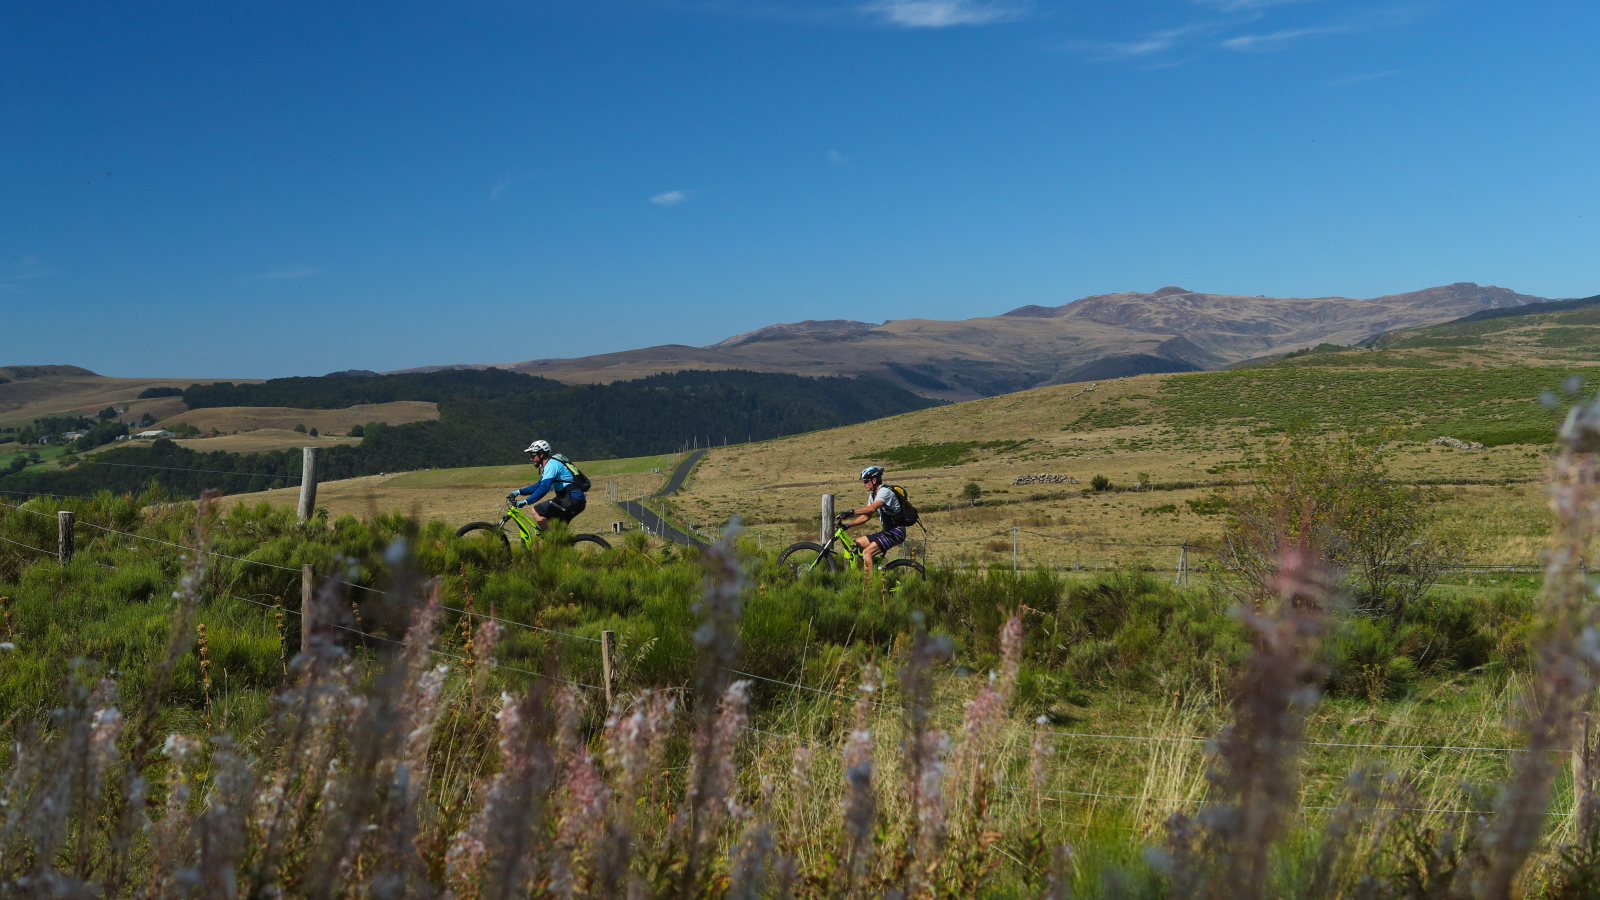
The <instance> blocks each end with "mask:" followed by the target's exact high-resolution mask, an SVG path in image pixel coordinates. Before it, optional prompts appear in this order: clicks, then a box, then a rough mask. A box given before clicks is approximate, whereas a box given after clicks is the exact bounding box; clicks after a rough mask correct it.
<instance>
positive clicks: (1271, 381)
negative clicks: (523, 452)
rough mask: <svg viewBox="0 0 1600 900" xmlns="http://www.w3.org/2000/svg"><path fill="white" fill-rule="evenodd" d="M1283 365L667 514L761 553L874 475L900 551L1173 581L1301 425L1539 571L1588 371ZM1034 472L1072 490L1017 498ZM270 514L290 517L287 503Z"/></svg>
mask: <svg viewBox="0 0 1600 900" xmlns="http://www.w3.org/2000/svg"><path fill="white" fill-rule="evenodd" d="M1363 353H1365V354H1366V355H1368V356H1370V355H1371V354H1370V353H1369V352H1366V351H1362V352H1361V353H1355V354H1349V355H1344V354H1340V355H1341V356H1344V357H1345V358H1347V359H1351V360H1359V359H1361V358H1362V354H1363ZM1294 363H1295V361H1289V363H1287V364H1284V365H1275V366H1266V367H1254V368H1250V369H1243V370H1237V371H1233V372H1219V373H1195V374H1182V375H1147V376H1139V377H1136V378H1128V379H1119V380H1116V381H1111V382H1103V383H1099V384H1096V385H1092V386H1091V385H1087V384H1079V385H1063V386H1053V387H1047V388H1039V389H1035V390H1032V391H1027V392H1022V393H1018V394H1011V395H1006V396H1002V397H995V398H990V399H987V400H981V401H973V402H969V403H962V404H956V405H952V406H945V407H940V408H936V409H928V410H921V411H916V412H911V413H905V414H902V415H899V416H894V417H890V418H887V419H882V420H877V421H873V422H866V423H861V424H858V425H851V426H845V427H842V428H836V429H830V430H826V431H820V432H814V433H810V434H806V435H803V436H795V437H789V438H781V439H777V440H771V441H760V442H755V443H753V444H740V445H737V446H730V447H727V448H720V447H719V448H716V449H714V450H712V451H711V453H710V455H709V456H708V457H707V458H706V460H705V462H704V463H702V464H701V466H700V467H699V468H698V469H697V470H696V472H695V474H694V475H693V476H692V477H691V478H690V480H689V481H688V483H687V484H686V485H685V487H684V489H683V490H682V491H681V492H680V493H679V494H678V496H676V497H675V498H673V500H672V501H671V508H672V510H673V511H674V512H675V514H676V515H677V517H678V518H679V519H680V520H682V521H689V522H695V523H699V524H701V525H702V526H715V525H716V524H718V523H721V522H724V521H726V520H727V519H728V518H729V517H730V516H732V515H734V514H738V515H739V516H741V517H742V518H743V519H744V520H745V521H746V522H750V523H752V527H753V529H754V530H755V531H756V532H757V533H758V534H759V535H760V540H761V541H762V544H763V546H768V545H772V544H777V545H782V544H787V543H789V542H791V541H793V540H797V539H814V538H815V535H816V532H817V518H818V509H819V497H820V495H821V494H823V493H833V494H836V495H837V496H838V498H839V500H838V503H839V505H840V508H844V507H845V506H846V505H853V504H856V503H859V502H861V501H862V498H861V496H860V494H861V489H860V486H859V484H858V483H857V481H856V475H857V473H858V472H859V471H860V469H861V468H862V467H863V466H865V465H867V464H869V463H879V464H883V465H886V466H888V467H889V477H890V480H891V482H894V483H900V484H903V485H904V486H906V487H907V488H908V489H909V490H910V491H911V494H912V496H913V498H914V499H915V500H916V502H917V503H918V504H919V506H921V507H922V508H923V510H924V511H925V512H926V513H927V515H926V518H925V522H926V525H927V527H928V529H929V532H928V533H927V534H924V533H923V532H921V531H920V530H915V531H914V532H913V536H914V538H916V539H918V540H928V541H929V543H928V544H927V545H926V546H923V547H919V548H918V552H931V553H932V555H933V558H934V560H935V561H936V562H939V563H940V564H942V565H970V564H973V563H981V562H985V561H988V562H998V561H1004V562H1006V563H1007V564H1009V562H1010V560H1011V557H1012V552H1013V542H1012V538H1013V535H1012V529H1013V527H1015V528H1016V529H1017V533H1016V545H1015V550H1016V553H1017V556H1018V559H1019V562H1020V564H1021V565H1023V566H1029V565H1032V564H1036V563H1042V564H1048V565H1057V566H1077V565H1081V566H1115V565H1133V566H1143V567H1150V568H1156V569H1166V570H1170V569H1171V568H1172V567H1174V566H1175V565H1176V563H1177V561H1178V559H1179V556H1180V545H1181V544H1183V543H1184V542H1188V543H1190V544H1191V545H1195V546H1196V547H1197V549H1195V550H1194V551H1193V552H1192V554H1191V565H1203V564H1205V563H1206V562H1208V561H1211V560H1214V558H1215V557H1214V555H1212V554H1209V553H1208V549H1207V548H1214V547H1215V546H1216V545H1217V543H1218V541H1219V538H1220V534H1221V518H1220V516H1219V515H1218V510H1219V507H1218V505H1217V503H1216V496H1217V494H1218V492H1226V491H1228V490H1230V489H1231V486H1232V485H1235V484H1237V483H1238V482H1240V481H1241V480H1243V479H1246V478H1248V477H1249V472H1248V468H1247V465H1246V456H1247V454H1248V453H1250V452H1251V451H1252V450H1253V449H1256V448H1260V447H1262V446H1264V445H1265V444H1267V443H1269V442H1273V441H1276V440H1279V439H1280V438H1281V437H1282V434H1283V431H1284V429H1286V428H1288V427H1290V426H1292V425H1295V424H1297V423H1299V424H1302V425H1304V426H1306V427H1310V428H1313V429H1318V428H1320V429H1342V428H1356V429H1368V428H1379V427H1387V428H1392V429H1394V432H1393V440H1392V441H1391V452H1390V454H1389V455H1388V464H1389V466H1390V468H1391V470H1392V471H1393V472H1394V473H1395V474H1396V475H1397V476H1398V477H1400V478H1402V479H1403V480H1406V481H1409V482H1415V483H1420V484H1424V485H1428V488H1427V490H1428V491H1429V494H1430V496H1432V497H1433V498H1434V499H1435V501H1436V509H1437V511H1438V513H1439V514H1440V516H1441V517H1442V519H1443V523H1444V526H1445V527H1446V528H1448V529H1450V530H1451V532H1452V533H1453V534H1457V535H1458V536H1461V537H1463V538H1464V539H1466V542H1467V543H1468V545H1469V546H1470V548H1471V553H1470V555H1469V558H1470V559H1474V560H1480V561H1486V562H1508V563H1519V564H1525V565H1532V564H1536V563H1537V562H1538V560H1539V554H1540V550H1541V548H1542V546H1543V543H1544V540H1545V536H1546V534H1547V533H1548V529H1549V521H1550V518H1549V512H1548V509H1547V507H1546V504H1545V500H1544V493H1543V488H1542V486H1541V485H1540V483H1539V482H1538V478H1539V477H1540V474H1541V473H1542V472H1543V470H1544V467H1545V466H1546V465H1547V458H1546V447H1547V445H1546V444H1545V443H1544V441H1545V440H1546V439H1548V438H1549V437H1550V436H1551V434H1552V432H1553V428H1554V423H1555V421H1556V414H1555V413H1553V412H1551V411H1549V410H1546V409H1545V408H1544V407H1543V406H1542V405H1540V403H1539V402H1538V400H1537V395H1538V394H1539V393H1540V392H1541V391H1544V390H1551V389H1555V390H1558V391H1559V389H1560V387H1561V385H1562V384H1563V382H1564V381H1565V379H1566V378H1567V377H1568V376H1569V375H1570V374H1571V372H1573V371H1579V372H1580V373H1581V371H1582V370H1571V369H1568V368H1566V367H1547V368H1536V367H1517V368H1506V369H1498V370H1483V369H1477V368H1454V369H1451V368H1430V369H1410V368H1406V369H1394V368H1388V369H1371V368H1366V367H1364V366H1362V365H1346V366H1325V365H1315V366H1313V365H1296V364H1294ZM1446 435H1448V436H1452V437H1456V438H1460V439H1463V440H1480V441H1483V442H1485V443H1495V444H1497V445H1496V446H1491V447H1489V448H1488V449H1485V450H1481V451H1458V450H1454V449H1451V448H1449V447H1443V446H1435V445H1432V444H1431V443H1429V441H1431V440H1432V439H1433V438H1436V437H1440V436H1446ZM1501 441H1506V442H1504V443H1500V442H1501ZM587 465H590V466H594V468H592V469H590V471H591V472H592V473H593V474H595V475H596V476H597V477H596V481H597V482H599V483H600V484H601V486H602V488H603V487H604V482H605V480H606V479H607V478H608V477H616V478H618V479H619V480H620V481H622V482H623V484H622V486H623V487H624V488H625V489H627V490H629V491H630V493H633V494H637V493H640V492H642V490H641V489H642V488H646V487H653V484H654V483H653V482H652V483H651V484H650V485H645V484H643V483H641V482H639V481H637V478H634V480H632V481H629V480H628V479H627V478H626V477H624V476H620V475H612V473H611V472H610V471H608V470H607V469H606V468H604V467H601V466H598V465H596V464H593V463H590V464H587ZM1039 473H1044V474H1047V475H1054V476H1063V477H1065V478H1069V479H1075V483H1074V482H1071V481H1053V480H1052V481H1047V482H1044V483H1033V484H1014V483H1013V482H1015V481H1016V480H1017V479H1018V478H1019V477H1021V476H1027V475H1036V474H1039ZM1095 476H1102V477H1104V478H1106V479H1108V480H1109V482H1110V485H1111V489H1110V490H1107V491H1104V492H1099V493H1095V492H1088V493H1086V491H1088V489H1089V488H1090V484H1091V481H1092V480H1093V479H1094V478H1095ZM523 477H525V473H521V474H519V470H518V469H517V468H516V467H508V468H500V467H489V468H476V469H465V470H441V471H433V472H418V473H414V474H398V473H397V474H392V475H388V476H381V477H379V476H373V477H368V478H362V479H356V480H352V481H349V482H337V483H333V484H325V485H324V486H323V488H322V493H321V497H322V498H323V499H322V500H321V501H319V502H322V503H323V504H324V505H328V506H330V508H333V509H334V510H335V512H336V513H343V512H352V513H361V512H364V511H366V510H369V509H378V510H384V511H395V512H409V511H413V510H416V511H419V512H421V513H423V514H424V515H428V516H439V517H442V518H445V519H447V520H449V521H455V522H460V521H466V520H468V519H475V518H482V517H483V516H484V515H485V514H486V511H488V510H490V509H492V508H493V507H494V505H495V504H496V503H497V502H498V492H499V491H502V490H504V488H505V487H508V486H510V485H511V484H513V483H525V482H520V479H521V478H523ZM968 484H976V485H977V486H978V488H979V490H980V492H981V496H982V502H981V503H979V504H976V505H974V504H973V503H971V502H969V501H968V500H966V499H964V498H963V493H964V491H965V490H966V488H967V485H968ZM1135 485H1138V489H1137V490H1135V489H1134V487H1135ZM596 494H597V496H603V493H602V492H601V491H597V492H596ZM267 496H268V497H270V498H271V500H272V502H273V503H279V504H286V505H287V504H292V503H293V502H294V497H295V491H294V489H292V488H289V489H284V490H280V491H276V492H273V493H271V494H269V495H267ZM623 518H624V517H623V515H622V514H621V513H620V511H618V510H614V509H611V508H609V507H606V508H603V509H602V508H601V507H600V506H599V505H598V504H597V505H596V506H591V508H590V511H589V512H587V513H585V514H584V517H583V518H582V519H580V520H579V523H578V525H579V527H581V528H583V529H585V530H598V529H602V528H604V527H605V526H606V524H607V523H609V522H611V521H615V520H619V519H623ZM1152 545H1154V546H1152Z"/></svg>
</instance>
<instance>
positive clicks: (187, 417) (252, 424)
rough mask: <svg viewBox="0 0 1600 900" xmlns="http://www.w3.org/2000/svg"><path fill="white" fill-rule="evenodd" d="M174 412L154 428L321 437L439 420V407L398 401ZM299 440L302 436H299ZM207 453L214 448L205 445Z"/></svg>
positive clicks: (264, 448)
mask: <svg viewBox="0 0 1600 900" xmlns="http://www.w3.org/2000/svg"><path fill="white" fill-rule="evenodd" d="M179 410H180V411H178V412H175V413H173V414H171V415H169V416H168V417H167V418H166V419H164V420H162V421H161V422H159V423H157V426H156V427H159V428H171V427H172V426H174V425H177V424H179V423H183V424H185V425H189V426H192V427H194V428H198V429H200V430H201V431H213V430H215V431H220V432H222V433H223V434H232V433H233V432H235V431H238V432H247V431H256V430H258V429H276V430H281V431H288V432H293V429H294V426H296V425H304V426H306V427H307V428H315V429H317V431H319V432H322V433H324V434H345V433H347V432H348V431H349V430H350V429H351V427H352V426H355V425H365V424H367V423H368V422H383V423H386V424H389V425H404V424H405V423H407V422H426V421H431V420H434V419H437V418H439V405H438V404H436V403H427V402H423V401H420V400H398V401H395V402H393V403H369V404H363V405H360V406H352V407H350V408H348V409H294V408H291V407H286V406H222V407H215V408H210V409H195V410H189V409H185V408H183V406H182V404H181V403H180V404H179ZM302 437H303V436H302ZM293 446H299V445H298V444H294V443H289V444H274V445H273V446H271V447H266V446H262V447H254V448H252V449H257V450H281V449H283V448H284V447H293ZM207 447H208V448H210V449H234V448H231V447H228V448H217V447H212V446H211V445H207Z"/></svg>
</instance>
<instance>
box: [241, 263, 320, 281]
mask: <svg viewBox="0 0 1600 900" xmlns="http://www.w3.org/2000/svg"><path fill="white" fill-rule="evenodd" d="M321 272H322V269H321V267H313V266H296V267H294V268H289V269H274V270H273V271H271V272H262V273H261V274H259V275H257V276H256V278H257V279H259V280H261V281H288V280H290V279H294V278H310V277H311V276H313V275H318V274H321Z"/></svg>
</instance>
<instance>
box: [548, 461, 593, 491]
mask: <svg viewBox="0 0 1600 900" xmlns="http://www.w3.org/2000/svg"><path fill="white" fill-rule="evenodd" d="M550 458H551V459H553V460H555V461H556V462H558V463H561V464H562V465H563V466H566V467H567V471H568V472H571V473H572V487H570V488H568V489H567V490H570V491H581V492H583V493H585V494H587V493H589V484H590V482H589V476H587V475H585V474H583V473H582V472H581V471H579V470H578V467H577V466H575V465H573V464H572V460H570V459H567V458H566V457H565V456H562V455H561V454H559V453H556V454H553V455H552V456H551V457H550Z"/></svg>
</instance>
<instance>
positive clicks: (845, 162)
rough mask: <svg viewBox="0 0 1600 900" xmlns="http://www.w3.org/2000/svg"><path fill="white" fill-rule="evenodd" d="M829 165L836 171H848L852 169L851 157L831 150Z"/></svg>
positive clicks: (829, 152)
mask: <svg viewBox="0 0 1600 900" xmlns="http://www.w3.org/2000/svg"><path fill="white" fill-rule="evenodd" d="M828 163H829V164H830V165H832V166H833V167H834V168H835V169H848V168H850V157H848V156H845V155H844V154H843V153H840V152H839V151H837V150H829V151H828Z"/></svg>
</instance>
